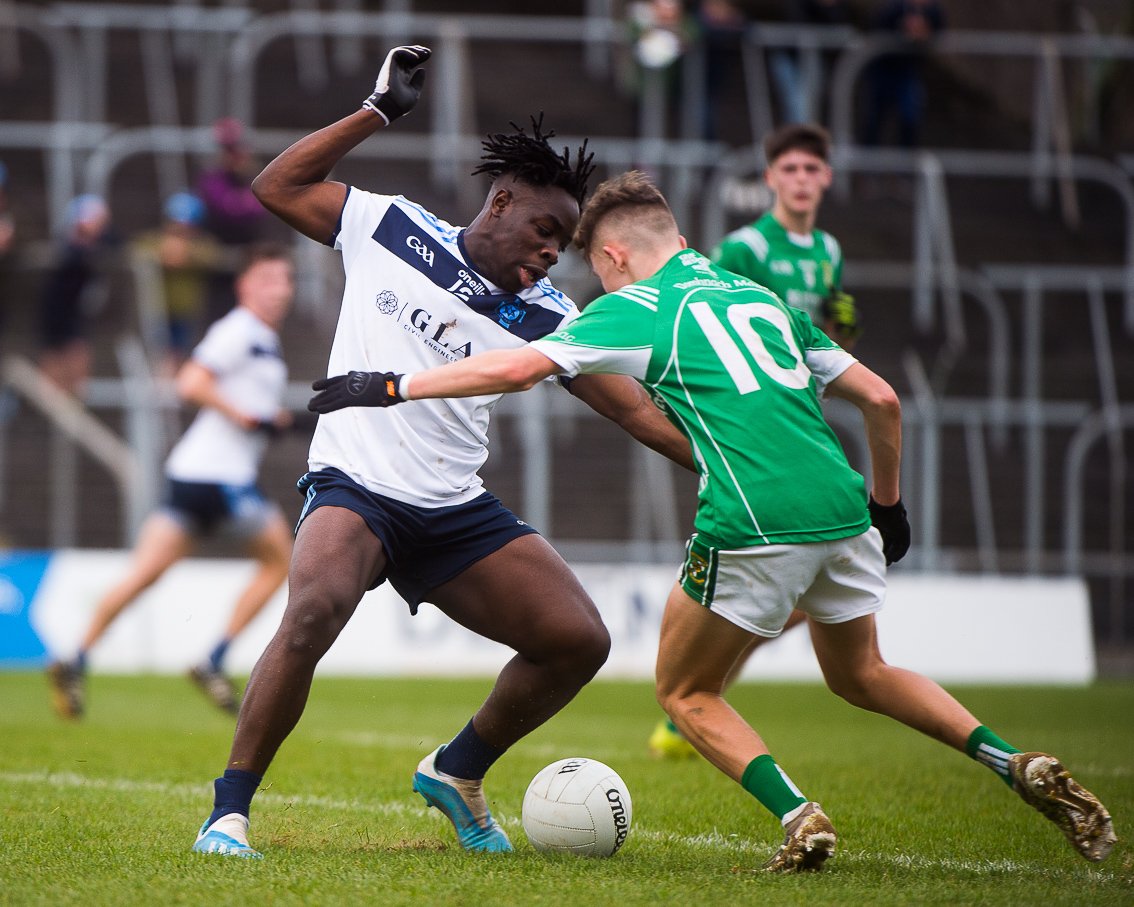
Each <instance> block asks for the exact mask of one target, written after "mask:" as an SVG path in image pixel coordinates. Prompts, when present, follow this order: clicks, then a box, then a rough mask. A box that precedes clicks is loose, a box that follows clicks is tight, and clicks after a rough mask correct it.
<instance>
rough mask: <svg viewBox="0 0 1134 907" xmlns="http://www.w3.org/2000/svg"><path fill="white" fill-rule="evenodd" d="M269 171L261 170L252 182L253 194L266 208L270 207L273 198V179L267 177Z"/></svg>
mask: <svg viewBox="0 0 1134 907" xmlns="http://www.w3.org/2000/svg"><path fill="white" fill-rule="evenodd" d="M267 172H268V171H267V170H266V169H265V170H261V171H260V172H259V173H258V174H257V175H256V178H255V179H254V180H252V194H253V195H255V196H256V199H257V201H259V202H260V204H261V205H263V206H264V207H265V208H268V207H269V201H270V200H271V197H272V188H271V183H272V179H271V177H270V176H267Z"/></svg>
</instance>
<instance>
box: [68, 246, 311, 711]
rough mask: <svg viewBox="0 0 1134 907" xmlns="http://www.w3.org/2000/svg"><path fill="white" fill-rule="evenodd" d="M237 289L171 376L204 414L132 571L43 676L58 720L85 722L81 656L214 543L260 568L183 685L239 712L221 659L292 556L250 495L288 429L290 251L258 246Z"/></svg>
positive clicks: (172, 471) (257, 494) (283, 534)
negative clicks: (266, 457) (189, 683)
mask: <svg viewBox="0 0 1134 907" xmlns="http://www.w3.org/2000/svg"><path fill="white" fill-rule="evenodd" d="M235 286H236V299H237V304H236V306H235V307H234V308H233V309H232V311H231V312H229V313H228V314H227V315H225V316H224V317H223V318H220V319H218V320H217V321H216V322H215V323H214V324H213V325H212V326H211V327H210V328H209V330H208V332H207V333H206V334H205V337H204V338H203V339H202V340H201V342H200V343H199V344H198V345H197V347H196V348H195V349H194V350H193V353H192V355H191V357H190V358H189V360H188V361H187V362H186V363H185V364H184V365H183V366H182V367H181V369H180V370H179V371H178V373H177V377H176V386H177V392H178V394H179V396H180V397H181V398H182V399H183V400H184V401H185V402H187V403H191V404H193V405H195V406H198V407H200V411H199V412H198V413H197V416H196V418H195V419H194V420H193V423H192V424H191V425H190V426H189V428H188V430H187V431H186V432H185V434H184V435H182V436H181V439H180V440H179V441H178V442H177V444H176V445H175V446H174V448H173V450H172V451H171V452H170V455H169V457H168V458H167V460H166V463H165V478H166V491H165V498H164V501H163V502H162V506H161V508H160V509H159V510H157V511H156V512H155V513H153V514H151V515H150V516H149V517H148V518H147V520H146V521H145V523H144V524H143V525H142V528H141V531H140V532H139V534H138V541H137V543H136V545H135V547H134V552H133V557H132V560H131V563H130V569H129V571H128V572H127V574H126V575H125V576H124V577H122V579H120V580H119V581H118V582H117V583H116V584H115V585H114V586H113V587H112V588H111V589H110V590H109V591H108V592H107V593H106V594H105V595H104V596H103V597H102V599H101V600H100V601H99V603H98V605H97V607H96V609H95V614H94V616H93V618H92V619H91V623H90V625H89V626H88V628H87V630H86V633H85V634H84V636H83V638H82V641H81V643H80V645H79V649H78V652H77V653H76V654H75V656H74V657H73V658H71V659H68V660H66V661H56V662H53V663H52V664H51V665H50V666H49V668H48V677H49V679H50V681H51V687H52V694H53V695H52V700H53V703H54V705H55V709H56V711H57V712H59V714H60V715H62V716H63V717H67V718H79V717H81V716H82V714H83V710H84V705H85V702H84V700H85V695H84V678H85V675H86V670H87V655H88V653H89V651H90V650H91V648H92V647H93V646H94V645H95V643H97V642H98V640H99V639H101V638H102V636H103V634H104V633H105V632H106V630H107V628H108V627H109V626H110V625H111V623H112V622H113V621H114V620H115V618H116V617H118V615H119V614H120V613H121V612H122V611H123V610H124V609H125V608H126V607H127V606H128V605H129V604H131V603H132V602H133V601H134V600H135V599H136V598H137V597H138V596H139V595H140V594H141V593H142V592H143V591H144V590H145V589H147V588H149V587H150V586H151V585H153V583H155V582H157V580H158V579H159V578H160V577H161V576H162V575H163V574H164V573H165V571H166V570H168V569H169V568H170V567H171V566H173V565H174V564H175V563H176V562H177V561H179V560H180V559H181V558H183V557H185V556H186V555H188V554H189V553H190V552H191V551H192V550H193V548H194V546H195V544H196V542H197V541H198V540H199V539H201V538H204V537H208V536H213V535H218V534H221V533H224V534H225V536H226V537H232V538H234V539H236V540H238V541H240V542H242V543H243V544H244V546H245V547H246V548H247V550H248V552H249V553H250V554H251V555H252V556H253V557H254V558H255V559H256V561H257V563H258V568H257V571H256V573H255V575H254V576H253V577H252V580H251V582H250V583H249V584H248V586H247V587H245V589H244V590H243V592H241V594H240V595H239V597H238V598H237V600H236V604H235V605H234V606H233V610H232V614H231V616H230V617H229V620H228V624H227V626H226V628H225V630H224V633H223V635H222V637H221V639H220V640H219V641H218V642H217V644H216V646H215V647H214V648H213V649H212V651H211V652H210V653H209V654H208V656H207V657H206V658H205V659H204V660H203V661H201V662H200V663H199V664H197V665H195V666H194V667H193V668H192V669H191V670H190V672H189V676H190V678H191V679H192V680H193V682H194V683H196V684H197V685H198V686H199V687H200V688H201V689H202V690H203V691H204V692H205V694H206V695H207V696H208V697H209V698H210V699H211V700H212V701H213V702H214V703H215V704H216V705H218V706H219V707H220V708H222V709H224V710H226V711H228V712H232V713H235V712H236V709H237V704H238V698H237V695H236V690H235V688H234V686H233V684H232V681H231V680H230V679H229V678H228V676H227V675H226V674H225V673H224V671H223V660H224V656H225V654H226V652H227V651H228V647H229V645H230V643H231V642H232V640H233V639H234V638H235V637H236V636H237V635H238V634H239V633H240V632H241V631H242V630H243V629H244V628H245V627H246V626H247V625H248V624H249V623H250V622H251V621H252V619H253V618H254V617H255V616H256V615H257V614H259V613H260V610H261V609H262V608H263V607H264V605H265V604H267V602H268V599H270V598H271V596H272V594H273V593H274V592H275V591H276V590H277V589H278V588H279V587H280V585H281V584H282V583H283V581H284V579H285V578H286V577H287V562H288V558H289V557H290V556H291V532H290V530H289V528H288V525H287V523H286V522H285V520H284V518H283V515H282V514H281V513H280V510H279V508H278V507H277V506H276V505H275V504H272V503H270V502H268V501H267V500H266V499H265V498H264V495H263V494H262V493H261V491H260V489H259V488H258V487H257V485H256V477H257V474H258V472H259V465H260V460H261V457H262V456H263V453H264V448H265V445H266V444H267V440H268V434H269V433H270V432H271V431H274V430H278V429H281V428H284V427H286V426H287V425H289V424H290V423H291V414H290V413H289V412H288V411H287V410H285V409H283V408H282V407H281V401H282V399H283V392H284V388H285V386H286V385H287V366H286V365H285V364H284V360H283V356H282V355H281V353H280V341H279V335H278V333H277V332H278V330H279V328H280V325H281V324H282V323H283V320H284V318H285V317H286V316H287V312H288V309H289V308H290V307H291V300H292V297H293V295H294V289H295V285H294V278H293V274H292V264H291V258H290V256H289V254H288V253H287V251H286V249H284V248H283V247H282V246H277V245H274V244H266V243H265V244H260V245H256V246H253V247H252V248H251V249H250V250H249V251H248V253H247V254H246V256H245V258H244V261H243V263H242V265H241V268H240V271H239V273H238V274H237V276H236V284H235Z"/></svg>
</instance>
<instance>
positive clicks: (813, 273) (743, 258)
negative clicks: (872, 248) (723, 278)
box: [711, 211, 843, 325]
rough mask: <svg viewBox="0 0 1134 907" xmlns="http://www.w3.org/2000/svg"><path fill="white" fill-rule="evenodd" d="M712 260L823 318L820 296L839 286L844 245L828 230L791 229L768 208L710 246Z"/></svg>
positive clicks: (813, 316)
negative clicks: (803, 232)
mask: <svg viewBox="0 0 1134 907" xmlns="http://www.w3.org/2000/svg"><path fill="white" fill-rule="evenodd" d="M711 257H712V259H713V261H714V262H715V263H716V264H718V265H720V266H721V267H722V268H724V269H725V270H727V271H732V272H733V273H734V274H740V275H742V276H744V277H748V278H750V279H752V280H754V281H756V283H758V284H760V286H763V287H767V288H768V289H769V290H771V291H772V292H773V293H775V294H776V295H777V296H779V297H780V299H782V300H783V301H784V302H786V303H787V304H788V305H790V306H791V307H792V308H794V309H802V310H803V311H805V312H806V313H807V314H808V315H810V316H811V320H812V321H813V322H814V323H815V324H819V325H821V324H822V321H823V314H822V313H823V301H824V300H825V299H827V297H828V296H830V295H831V291H832V290H837V289H841V288H842V284H843V251H842V249H840V248H839V242H838V240H836V239H835V237H833V236H832V235H831V234H830V233H825V232H824V231H822V230H812V231H811V235H810V236H801V235H799V234H797V233H789V232H788V231H787V230H785V229H784V227H783V225H782V224H781V223H780V222H779V221H778V220H776V219H775V218H774V217H773V216H772V213H771V212H770V211H769V212H768V213H767V214H765V215H764V216H763V217H761V218H760V219H759V220H758V221H756V223H754V224H749V225H748V226H746V227H741V228H740V229H739V230H734V231H733V232H732V233H730V234H729V235H728V236H726V237H725V238H724V239H723V240H721V243H720V245H719V246H717V247H716V248H715V249H713V252H712V255H711Z"/></svg>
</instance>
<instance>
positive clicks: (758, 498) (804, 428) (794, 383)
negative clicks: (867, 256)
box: [531, 249, 870, 549]
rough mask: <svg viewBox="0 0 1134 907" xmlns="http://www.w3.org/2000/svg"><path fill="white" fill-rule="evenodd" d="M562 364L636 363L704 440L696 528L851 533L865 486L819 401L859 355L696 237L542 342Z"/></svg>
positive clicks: (811, 536)
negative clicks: (710, 254)
mask: <svg viewBox="0 0 1134 907" xmlns="http://www.w3.org/2000/svg"><path fill="white" fill-rule="evenodd" d="M531 345H532V346H533V347H534V348H535V349H537V350H539V351H540V352H541V353H543V354H544V355H546V356H547V357H548V358H550V359H551V360H552V361H554V362H555V363H556V364H557V365H559V366H560V367H561V368H562V369H563V370H564V372H566V373H567V374H569V375H575V374H578V373H580V372H604V373H615V374H623V375H631V376H632V377H634V378H637V379H638V380H639V381H641V382H642V383H643V384H644V385H645V387H646V388H647V389H648V390H649V391H650V392H651V393H652V395H653V398H654V400H655V402H656V403H657V404H658V406H660V407H661V409H662V410H663V412H665V414H666V415H667V416H668V417H669V419H670V421H672V422H673V423H674V425H676V426H677V427H678V428H679V429H680V430H681V431H682V432H684V433H685V435H686V437H688V438H689V441H690V443H691V444H692V447H693V455H694V458H695V460H696V461H697V466H698V471H699V473H700V476H701V482H700V488H699V490H698V507H697V516H696V521H695V524H694V528H695V529H696V532H697V533H698V535H699V536H703V537H704V540H705V541H706V542H707V543H709V544H711V545H714V546H716V547H718V548H724V549H736V548H748V547H752V546H754V545H772V544H783V543H798V542H818V541H826V540H830V539H839V538H847V537H849V536H852V535H858V534H859V533H862V532H865V531H866V530H867V529H868V528H869V527H870V517H869V514H868V512H867V509H866V487H865V482H864V481H863V478H862V476H860V475H859V474H858V473H857V472H855V471H854V470H853V469H851V467H850V464H849V463H848V462H847V459H846V456H845V455H844V454H843V449H842V447H841V446H840V444H839V442H838V439H837V438H836V437H835V434H834V432H832V431H831V429H830V427H829V426H828V425H827V422H826V421H825V420H824V418H823V413H822V411H821V408H820V405H819V394H820V393H821V391H822V389H823V388H824V387H825V386H826V385H827V384H828V383H829V382H830V381H833V380H834V379H835V378H837V377H838V376H839V375H841V374H842V373H843V371H845V370H846V369H847V368H849V367H850V366H851V365H852V364H854V362H855V361H856V360H855V359H854V357H853V356H851V355H850V354H849V353H846V352H844V351H843V350H842V349H840V348H839V347H838V345H837V344H835V342H834V341H833V340H831V339H829V338H828V337H827V336H826V335H825V334H824V333H823V332H822V331H820V330H819V329H818V328H817V327H815V326H814V325H813V324H812V323H811V321H810V320H809V319H808V318H807V316H806V315H804V314H803V312H801V311H799V310H798V309H791V308H788V307H786V306H785V305H784V304H783V303H782V302H781V301H780V300H779V299H778V298H777V297H776V296H775V295H774V294H772V293H770V292H769V291H768V290H766V289H764V288H763V287H761V286H758V285H757V284H755V283H754V282H753V281H751V280H749V279H748V278H746V277H740V276H738V275H736V274H731V273H729V272H728V271H726V270H724V269H723V268H719V267H716V266H714V265H713V264H712V263H711V262H710V261H709V260H708V259H707V258H705V257H704V256H703V255H701V254H700V253H699V252H694V251H693V250H691V249H689V250H685V251H683V252H680V253H678V254H677V255H675V256H674V257H673V258H671V259H670V260H669V261H668V262H667V263H666V264H665V266H664V267H662V268H661V270H659V271H658V272H657V273H656V274H654V275H653V276H652V277H649V278H648V279H646V280H643V281H640V282H638V283H635V284H631V285H629V286H627V287H623V288H622V289H621V290H618V291H617V292H614V293H609V294H607V295H605V296H600V297H599V298H598V299H596V300H595V301H594V302H592V303H591V304H590V305H589V306H587V308H586V310H585V311H584V312H583V313H582V314H581V315H580V316H579V317H578V318H576V319H575V320H574V321H571V322H570V323H569V324H567V325H565V326H564V327H563V328H562V329H561V330H559V331H558V332H557V333H554V334H550V335H548V336H547V337H544V338H542V339H540V340H536V341H533V342H532V344H531Z"/></svg>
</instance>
